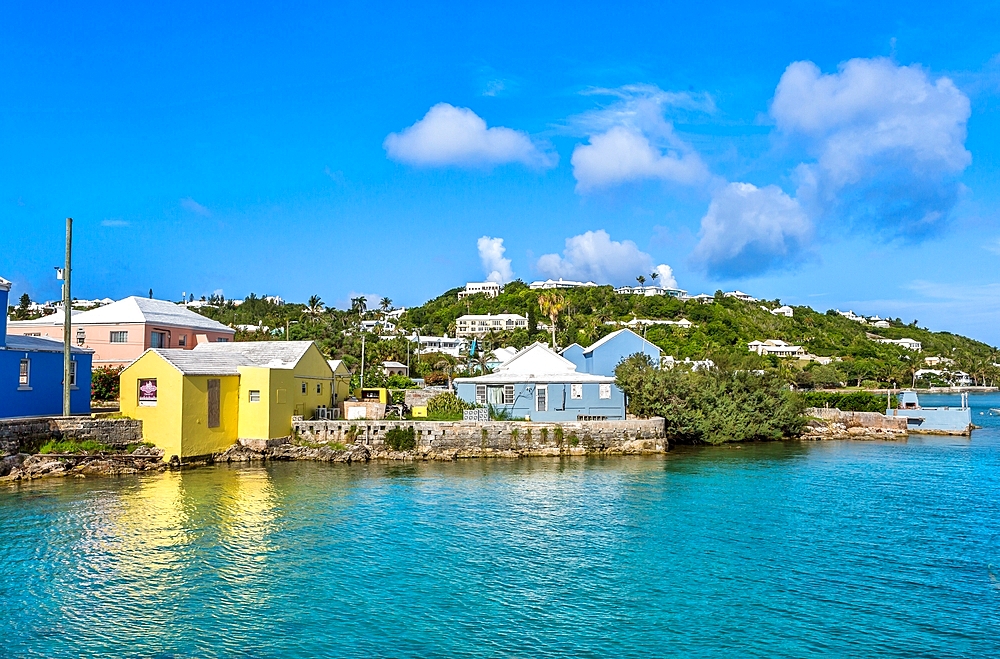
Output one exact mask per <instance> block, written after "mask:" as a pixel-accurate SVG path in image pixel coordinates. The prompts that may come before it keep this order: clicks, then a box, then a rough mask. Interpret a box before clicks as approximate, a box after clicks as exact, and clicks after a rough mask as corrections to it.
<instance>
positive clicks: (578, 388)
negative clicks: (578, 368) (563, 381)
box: [569, 384, 583, 399]
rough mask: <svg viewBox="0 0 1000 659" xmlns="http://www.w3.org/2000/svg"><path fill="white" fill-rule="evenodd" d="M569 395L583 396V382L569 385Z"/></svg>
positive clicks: (574, 396) (572, 396)
mask: <svg viewBox="0 0 1000 659" xmlns="http://www.w3.org/2000/svg"><path fill="white" fill-rule="evenodd" d="M569 397H570V398H576V399H580V398H583V385H582V384H571V385H569Z"/></svg>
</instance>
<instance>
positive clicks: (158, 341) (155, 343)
mask: <svg viewBox="0 0 1000 659" xmlns="http://www.w3.org/2000/svg"><path fill="white" fill-rule="evenodd" d="M149 347H150V348H166V347H167V333H166V332H153V333H151V334H150V335H149Z"/></svg>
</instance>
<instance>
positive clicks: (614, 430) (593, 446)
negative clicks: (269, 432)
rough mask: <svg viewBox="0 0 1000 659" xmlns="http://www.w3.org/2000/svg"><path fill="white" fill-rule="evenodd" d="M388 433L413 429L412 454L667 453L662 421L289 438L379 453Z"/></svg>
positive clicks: (408, 424)
mask: <svg viewBox="0 0 1000 659" xmlns="http://www.w3.org/2000/svg"><path fill="white" fill-rule="evenodd" d="M393 428H413V430H414V434H415V438H416V442H417V448H416V450H417V451H418V452H425V453H426V452H433V453H450V452H455V451H458V452H459V453H461V454H462V455H465V454H469V455H483V454H488V453H495V452H508V451H512V452H516V453H518V454H519V455H553V454H560V453H570V454H584V453H661V452H664V451H666V450H667V448H668V446H667V439H666V435H665V427H664V422H663V419H659V418H654V419H634V420H627V421H575V422H563V423H534V422H527V421H490V422H488V423H474V422H467V421H393V420H390V419H383V420H379V421H346V420H334V421H295V422H294V423H293V424H292V432H293V433H294V436H295V437H296V438H297V439H298V441H299V442H301V443H305V444H344V445H347V444H354V443H358V444H362V445H364V446H366V447H369V449H375V450H376V451H378V450H380V449H381V448H382V447H383V446H384V444H385V439H384V438H385V435H386V433H387V432H388V431H389V430H391V429H393Z"/></svg>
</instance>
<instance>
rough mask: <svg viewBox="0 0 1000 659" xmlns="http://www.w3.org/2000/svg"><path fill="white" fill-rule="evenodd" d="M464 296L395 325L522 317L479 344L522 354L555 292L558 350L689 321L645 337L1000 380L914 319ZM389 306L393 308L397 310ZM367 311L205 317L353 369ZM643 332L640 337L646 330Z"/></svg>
mask: <svg viewBox="0 0 1000 659" xmlns="http://www.w3.org/2000/svg"><path fill="white" fill-rule="evenodd" d="M460 290H461V289H458V288H455V289H452V290H450V291H447V292H446V293H444V294H442V295H440V296H438V297H437V298H434V299H432V300H430V301H428V302H426V303H425V304H423V305H421V306H419V307H413V308H411V309H409V310H407V311H406V313H404V314H403V315H402V317H401V318H400V319H399V321H398V325H399V328H400V329H401V330H403V331H405V332H407V333H409V332H411V331H414V330H416V331H419V332H420V333H421V334H423V335H441V334H449V335H452V336H453V335H454V333H455V320H456V319H457V318H458V317H459V316H461V315H463V314H467V313H472V314H487V313H494V314H495V313H517V314H521V315H524V316H526V317H527V318H528V321H529V323H528V324H529V328H528V330H517V331H513V332H499V333H495V334H490V335H487V336H486V337H484V340H483V341H482V342H481V345H482V346H483V347H485V348H486V349H487V350H488V349H491V348H494V347H499V346H503V345H512V346H514V347H518V348H520V347H523V346H525V345H528V344H529V343H531V342H532V341H536V340H537V341H548V340H549V334H548V331H547V330H544V329H542V328H538V327H537V326H538V325H539V324H548V323H549V322H550V321H549V317H548V316H547V315H545V314H543V313H542V310H541V309H540V307H539V298H540V296H541V295H544V294H545V293H549V294H550V295H551V294H554V295H556V296H558V297H559V298H561V301H562V303H563V308H562V310H561V312H560V313H559V314H558V317H557V318H556V338H557V342H558V344H559V345H560V346H566V345H570V344H572V343H574V342H575V343H579V344H581V345H584V346H586V345H589V344H590V343H592V342H594V341H596V340H598V339H600V338H601V337H602V336H604V335H606V334H608V333H610V332H612V331H614V330H615V329H617V328H618V327H619V326H620V325H617V323H619V322H624V321H628V320H631V319H633V318H640V319H651V320H680V319H682V318H686V319H687V320H689V321H691V322H692V323H694V326H693V327H691V328H688V329H682V328H678V327H675V326H665V325H654V326H650V327H648V328H647V329H646V330H645V336H646V338H647V339H648V340H650V341H651V342H653V343H655V344H656V345H658V346H659V347H660V348H661V349H663V351H664V353H665V354H667V355H672V356H674V357H675V358H676V359H684V358H690V359H694V360H696V359H705V358H710V359H712V360H714V361H715V362H716V363H718V364H720V365H727V366H738V367H740V368H754V369H760V370H774V371H776V372H778V373H779V374H780V375H781V377H783V378H784V379H785V380H787V381H791V382H796V383H798V384H800V385H802V386H810V385H812V384H816V385H817V386H836V384H837V383H838V382H848V383H849V384H852V385H857V384H859V383H860V384H863V385H865V386H876V385H888V384H891V383H892V382H896V383H897V384H899V385H904V386H905V385H909V384H910V383H911V381H912V379H913V374H914V372H915V371H916V370H917V369H920V368H924V367H925V364H924V361H923V358H924V357H925V356H942V357H947V358H949V359H953V360H954V363H953V364H952V365H950V366H949V367H948V368H950V369H952V370H962V371H964V372H966V373H968V374H970V375H971V376H972V377H973V378H974V379H975V380H976V382H977V383H980V384H993V383H994V382H995V381H996V380H998V379H1000V378H998V377H997V376H998V375H1000V372H998V369H997V368H996V367H995V366H993V363H994V362H996V361H998V360H1000V355H997V351H996V349H994V348H992V347H991V346H989V345H987V344H985V343H982V342H979V341H975V340H972V339H969V338H966V337H962V336H958V335H955V334H951V333H948V332H932V331H930V330H928V329H926V328H922V327H918V326H917V324H916V321H914V322H912V323H909V324H906V323H904V322H902V321H901V320H900V319H895V320H891V321H890V323H891V327H889V328H888V329H876V328H874V327H872V326H871V325H863V324H861V323H858V322H856V321H853V320H850V319H848V318H845V317H843V316H840V315H839V314H837V313H836V312H834V311H827V312H825V313H822V312H817V311H814V310H812V309H810V308H809V307H801V306H800V307H794V316H793V317H792V318H787V317H784V316H775V315H772V314H771V313H770V312H768V311H766V310H764V309H762V308H761V306H765V307H767V308H774V307H777V306H780V302H779V301H778V300H764V301H760V302H758V303H747V302H743V301H740V300H737V299H735V298H726V297H723V296H722V295H721V293H719V294H716V296H715V298H714V300H713V301H712V302H710V303H708V304H703V303H701V302H698V301H685V302H682V301H680V300H677V299H674V298H671V297H667V296H655V297H645V296H638V295H619V294H617V293H615V292H614V289H613V288H612V287H611V286H598V287H590V288H576V289H566V290H559V291H548V292H546V291H533V290H530V289H529V288H528V286H527V285H525V284H524V283H523V282H521V281H515V282H511V283H510V284H507V286H506V287H505V288H504V291H503V292H502V293H501V294H500V295H499V296H497V297H496V298H488V297H486V296H485V295H475V296H472V297H469V298H465V299H463V300H459V299H458V292H459V291H460ZM313 302H314V303H315V302H316V300H313ZM383 302H386V301H383ZM383 306H384V307H385V308H388V307H389V306H391V303H390V304H384V305H383ZM363 307H364V305H363V304H359V303H357V302H356V306H355V308H354V309H352V310H349V311H342V310H336V309H333V310H324V309H321V308H318V306H317V305H316V304H313V305H312V306H310V305H302V304H298V305H295V304H285V305H274V304H271V303H266V302H263V301H261V300H260V299H259V298H256V297H254V296H251V297H250V298H248V299H247V301H246V302H245V303H243V304H242V305H240V306H234V305H233V304H232V303H231V302H230V303H224V304H220V305H219V306H218V307H216V308H211V307H208V308H204V309H203V313H205V315H208V316H210V317H213V318H216V319H218V320H221V321H223V322H226V323H228V324H233V325H235V324H247V325H256V324H258V323H263V324H264V325H265V326H268V327H271V328H273V330H272V331H271V332H270V333H261V332H251V333H245V332H240V334H239V335H238V337H237V338H238V339H241V338H242V339H264V338H282V337H283V335H284V327H285V322H290V323H292V324H290V332H289V334H290V337H291V338H293V339H298V338H310V339H314V340H316V341H317V342H318V343H319V345H320V347H321V349H323V350H324V352H326V353H327V354H328V355H329V356H331V357H334V358H344V359H346V360H347V362H348V363H349V364H351V365H355V364H357V363H358V361H359V360H360V357H361V341H360V334H361V333H360V331H359V329H358V326H359V323H360V321H361V320H362V319H377V318H379V317H381V315H382V314H381V311H379V310H367V309H364V308H363ZM637 331H638V332H640V333H642V332H643V330H642V329H641V328H640V329H638V330H637ZM873 335H877V336H883V337H886V338H894V339H898V338H911V339H916V340H917V341H920V342H921V343H922V344H923V351H922V352H921V353H915V352H913V351H910V350H906V349H904V348H901V347H899V346H895V345H886V344H880V343H877V342H875V341H873V340H871V337H872V336H873ZM767 339H781V340H784V341H787V342H788V343H792V344H795V345H801V346H803V347H804V348H805V350H806V352H809V353H812V354H814V355H818V356H822V357H833V358H835V359H836V360H837V361H834V362H833V363H832V364H830V365H829V366H820V365H818V364H816V363H815V362H813V363H802V362H796V361H795V360H787V359H778V358H775V357H769V358H764V357H759V356H757V355H755V354H752V353H749V352H748V350H747V343H748V342H750V341H754V340H767ZM366 343H367V349H366V361H371V362H372V363H374V360H377V359H396V360H399V361H405V357H406V345H407V342H405V341H402V340H393V341H380V340H378V338H377V337H376V336H374V335H368V340H367V342H366ZM449 361H450V362H454V361H455V360H449ZM423 362H424V363H421V364H419V365H418V366H416V367H415V368H414V371H415V373H414V374H415V375H425V374H426V373H427V372H429V371H431V370H435V368H441V367H442V365H441V364H440V360H437V361H436V362H434V359H433V358H430V359H429V358H427V357H426V356H425V358H424V360H423ZM431 362H434V363H431ZM464 366H465V365H464V364H454V365H453V366H451V367H450V368H451V369H452V370H454V371H455V372H461V371H462V370H463V368H464Z"/></svg>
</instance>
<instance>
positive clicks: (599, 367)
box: [560, 329, 663, 377]
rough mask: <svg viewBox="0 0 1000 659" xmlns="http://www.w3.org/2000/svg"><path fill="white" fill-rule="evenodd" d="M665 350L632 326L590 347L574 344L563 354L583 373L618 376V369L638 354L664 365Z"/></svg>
mask: <svg viewBox="0 0 1000 659" xmlns="http://www.w3.org/2000/svg"><path fill="white" fill-rule="evenodd" d="M662 352H663V351H662V350H660V348H659V347H657V346H656V345H654V344H652V343H650V342H649V341H647V340H646V339H644V338H642V337H641V336H639V335H638V334H636V333H635V332H633V331H632V330H630V329H620V330H618V331H617V332H612V333H611V334H608V335H607V336H605V337H604V338H602V339H601V340H599V341H596V342H594V343H593V344H592V345H591V346H590V347H589V348H584V347H582V346H580V345H579V344H576V343H574V344H573V345H571V346H568V347H567V348H565V349H563V351H562V353H560V354H561V355H562V356H563V357H565V358H566V359H568V360H569V361H571V362H572V363H573V364H574V365H575V366H576V368H577V370H578V371H580V372H581V373H590V374H592V375H604V376H608V377H614V375H615V368H617V366H618V364H620V363H621V362H622V361H624V360H625V359H627V358H628V357H631V356H632V355H634V354H636V353H642V354H645V355H647V356H648V357H649V358H650V359H651V360H652V362H653V363H654V364H656V365H659V364H660V355H661V353H662Z"/></svg>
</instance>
